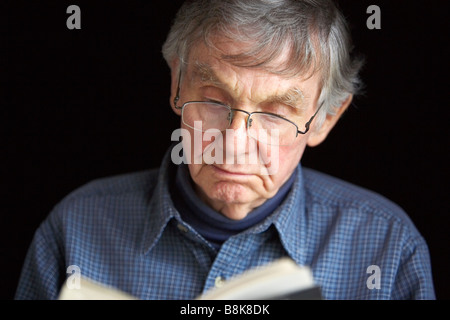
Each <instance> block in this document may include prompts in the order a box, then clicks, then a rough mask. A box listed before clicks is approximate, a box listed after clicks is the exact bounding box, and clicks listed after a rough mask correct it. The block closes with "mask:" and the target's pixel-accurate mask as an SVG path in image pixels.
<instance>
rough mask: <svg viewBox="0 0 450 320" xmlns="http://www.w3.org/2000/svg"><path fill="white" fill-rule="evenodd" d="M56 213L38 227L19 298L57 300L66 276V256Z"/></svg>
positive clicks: (24, 270) (22, 272) (22, 279)
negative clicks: (64, 255) (64, 256)
mask: <svg viewBox="0 0 450 320" xmlns="http://www.w3.org/2000/svg"><path fill="white" fill-rule="evenodd" d="M55 222H56V214H54V215H50V216H49V217H48V218H47V219H46V220H45V221H44V222H43V223H42V224H41V225H40V227H39V228H38V229H37V231H36V232H35V234H34V237H33V240H32V242H31V245H30V247H29V249H28V252H27V255H26V257H25V262H24V265H23V267H22V271H21V276H20V279H19V283H18V287H17V290H16V295H15V299H16V300H54V299H57V298H58V294H59V291H60V289H61V285H62V283H63V281H64V280H65V273H64V258H63V254H62V253H63V252H62V246H61V245H60V243H61V242H60V241H58V239H59V238H60V233H61V231H59V229H58V228H57V223H55Z"/></svg>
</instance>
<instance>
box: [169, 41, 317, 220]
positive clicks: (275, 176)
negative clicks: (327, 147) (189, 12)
mask: <svg viewBox="0 0 450 320" xmlns="http://www.w3.org/2000/svg"><path fill="white" fill-rule="evenodd" d="M216 45H217V47H218V48H219V50H220V51H219V50H212V49H208V48H207V47H206V46H205V45H203V44H200V45H198V46H196V47H195V48H194V49H192V51H191V53H190V56H189V61H188V65H187V68H186V69H185V70H184V71H183V72H184V74H183V76H182V81H181V91H180V100H179V102H178V106H181V105H182V104H183V103H185V102H188V101H216V102H220V103H223V104H226V105H229V106H231V108H237V109H242V110H245V111H248V112H254V111H264V112H270V113H275V114H279V115H281V116H283V117H285V118H287V119H289V120H291V121H292V122H294V123H295V124H296V125H297V126H298V128H299V130H304V128H305V123H306V122H307V121H308V120H309V119H310V118H311V116H312V115H313V114H314V112H315V109H316V107H317V105H316V103H317V99H318V97H319V94H320V88H319V75H317V74H315V75H313V76H311V77H306V76H305V77H304V78H300V77H290V78H288V77H283V76H279V75H275V74H272V73H269V72H266V71H264V70H261V69H255V68H243V67H237V66H234V65H232V64H230V63H228V62H225V61H223V60H221V55H222V54H223V53H236V52H239V51H240V50H242V47H241V46H240V45H239V44H238V43H235V42H231V41H220V39H217V41H216ZM283 58H284V57H280V59H279V61H277V62H278V63H282V60H283ZM274 63H276V62H274ZM176 76H177V74H175V77H174V75H172V77H173V78H176ZM176 84H177V79H173V80H172V97H173V96H174V94H175V92H176ZM176 112H177V113H178V114H180V112H179V110H176ZM247 117H248V115H247V114H245V113H243V112H236V113H235V117H234V120H233V122H232V124H231V126H230V127H229V129H230V130H233V133H234V135H233V136H231V137H232V138H228V139H227V136H226V135H225V134H224V135H223V143H220V144H217V143H216V144H215V146H214V148H215V152H219V151H221V152H222V153H221V154H223V161H220V163H214V164H207V163H205V161H202V163H200V164H195V163H194V161H191V162H192V163H190V164H188V166H189V171H190V174H191V177H192V179H193V181H194V182H195V188H196V191H197V194H198V195H199V196H200V197H201V198H202V199H203V200H204V201H205V202H206V203H207V204H209V205H210V206H211V207H212V208H214V209H215V210H217V211H219V212H221V213H222V214H223V215H225V216H226V217H228V218H230V219H233V220H240V219H242V218H244V217H245V216H246V215H247V214H248V213H249V212H250V211H251V210H252V209H254V208H256V207H258V206H260V205H261V204H262V203H264V202H265V201H266V200H267V199H269V198H271V197H273V196H274V195H275V194H276V193H277V191H278V190H279V188H280V187H281V186H282V185H283V183H284V182H286V181H287V179H288V178H289V177H290V176H291V174H292V173H293V171H294V170H295V168H296V167H297V165H298V163H299V161H300V158H301V157H302V154H303V151H304V149H305V147H306V143H307V140H308V137H309V136H310V134H311V133H310V132H308V133H307V134H306V135H301V134H299V135H298V136H297V138H296V139H295V140H294V143H293V144H291V145H289V146H273V145H268V144H265V143H260V142H257V141H256V140H254V139H253V138H250V137H248V136H247V134H246V119H247ZM181 126H182V128H183V129H186V130H188V131H189V132H190V137H191V139H192V141H190V143H187V144H186V143H185V145H184V147H186V148H185V152H189V149H188V148H189V145H190V152H192V153H194V150H193V148H194V145H195V142H194V141H193V140H194V137H195V135H196V134H197V137H198V132H197V133H196V134H195V133H194V130H192V129H191V128H189V127H187V126H185V125H184V124H183V123H182V124H181ZM210 140H211V139H206V141H203V142H202V144H201V152H206V151H208V152H211V150H210V149H211V143H212V142H211V141H210ZM208 148H209V150H208ZM219 149H221V150H219ZM255 152H256V153H257V154H258V157H254V154H253V155H252V153H255ZM225 157H228V160H227V161H226V160H225ZM271 157H272V159H270V158H271ZM273 157H277V158H276V159H275V158H273ZM255 158H257V159H259V161H251V159H255ZM267 158H269V160H270V162H269V161H267V160H268V159H267ZM230 159H234V161H231V162H232V163H230V161H229V160H230Z"/></svg>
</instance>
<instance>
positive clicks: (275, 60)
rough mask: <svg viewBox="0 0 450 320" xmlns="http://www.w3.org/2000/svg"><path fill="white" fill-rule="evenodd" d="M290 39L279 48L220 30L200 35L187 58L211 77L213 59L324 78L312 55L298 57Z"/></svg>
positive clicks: (303, 77)
mask: <svg viewBox="0 0 450 320" xmlns="http://www.w3.org/2000/svg"><path fill="white" fill-rule="evenodd" d="M293 51H294V49H293V48H292V43H290V41H289V40H286V41H284V42H282V43H281V44H280V45H279V46H277V49H276V50H275V49H273V48H270V46H264V47H261V46H260V45H259V44H258V42H257V41H254V40H247V41H243V40H236V39H230V38H229V37H225V36H223V35H220V34H214V35H211V36H210V37H208V38H207V39H199V40H197V41H196V43H195V45H193V46H191V49H190V51H189V54H188V57H187V59H186V62H187V64H188V65H189V66H191V67H192V66H196V69H198V70H200V71H202V73H203V76H204V77H208V74H210V72H208V71H209V70H207V68H203V67H202V66H203V65H205V66H210V65H213V64H214V62H216V63H217V62H218V63H223V64H227V65H229V66H232V67H235V68H242V69H247V70H256V71H259V72H262V73H267V74H272V75H277V76H280V77H282V78H284V79H289V80H292V79H301V80H307V79H308V78H310V77H313V76H316V77H317V76H318V77H319V78H321V70H320V68H318V67H317V65H318V63H316V62H315V61H314V60H313V59H308V58H306V57H304V58H302V59H299V57H296V54H295V53H294V52H293Z"/></svg>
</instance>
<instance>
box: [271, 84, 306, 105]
mask: <svg viewBox="0 0 450 320" xmlns="http://www.w3.org/2000/svg"><path fill="white" fill-rule="evenodd" d="M267 101H268V102H270V103H280V104H285V105H287V106H290V107H292V108H296V109H302V108H304V107H305V96H304V94H303V92H302V90H300V89H299V88H291V89H289V90H288V91H287V92H286V93H285V94H282V95H274V96H270V97H269V98H268V99H267Z"/></svg>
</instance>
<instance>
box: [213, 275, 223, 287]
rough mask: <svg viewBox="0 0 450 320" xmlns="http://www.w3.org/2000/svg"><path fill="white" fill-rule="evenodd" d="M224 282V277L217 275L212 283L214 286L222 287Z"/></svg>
mask: <svg viewBox="0 0 450 320" xmlns="http://www.w3.org/2000/svg"><path fill="white" fill-rule="evenodd" d="M224 283H225V279H224V278H222V277H217V278H216V280H215V281H214V285H215V286H216V288H220V287H222V286H223V284H224Z"/></svg>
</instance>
